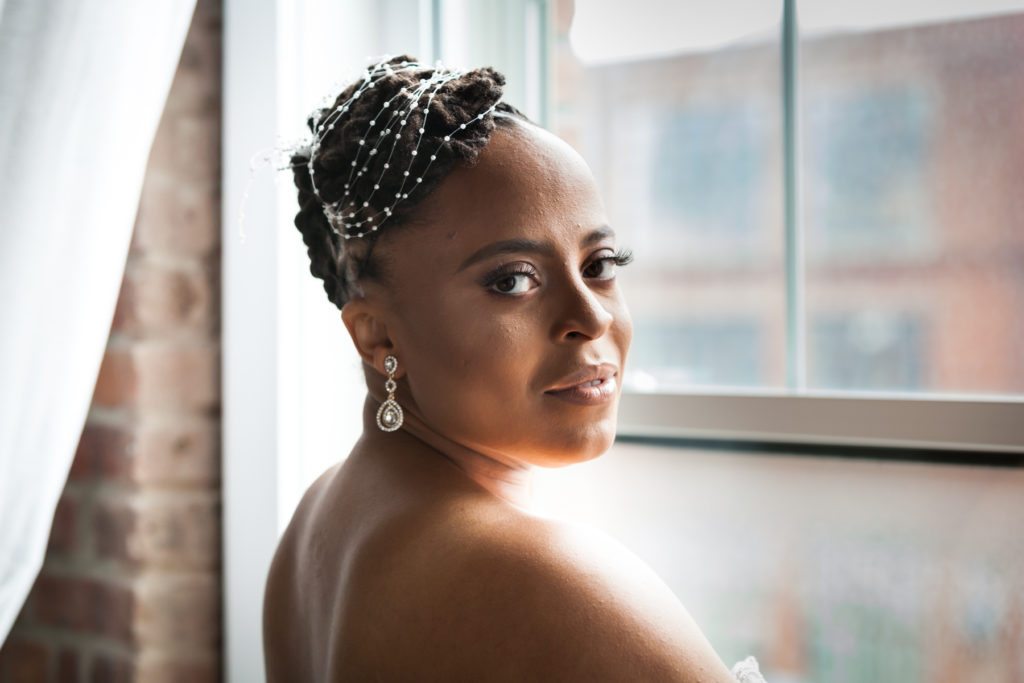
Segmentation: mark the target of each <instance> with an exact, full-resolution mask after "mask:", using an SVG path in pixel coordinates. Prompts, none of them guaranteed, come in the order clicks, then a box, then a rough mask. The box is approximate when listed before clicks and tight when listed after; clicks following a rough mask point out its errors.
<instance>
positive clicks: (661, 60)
mask: <svg viewBox="0 0 1024 683" xmlns="http://www.w3.org/2000/svg"><path fill="white" fill-rule="evenodd" d="M641 17H651V18H654V17H657V20H656V21H653V20H652V21H649V20H646V19H645V20H640V18H641ZM780 17H781V3H780V2H747V1H745V0H732V1H730V2H721V3H716V4H708V3H696V2H671V3H669V2H658V1H655V0H640V1H637V2H630V3H622V2H600V1H596V0H589V1H588V0H579V1H577V2H572V1H571V0H555V2H554V20H555V22H554V23H555V25H554V32H555V49H554V50H553V54H552V58H553V60H554V68H553V73H554V74H555V82H554V83H553V87H552V96H553V107H552V109H553V112H552V129H553V130H554V132H555V133H556V134H558V135H559V136H561V137H562V138H563V139H565V140H567V141H568V142H569V143H570V144H571V145H573V146H574V147H575V149H576V150H577V151H579V152H580V153H581V154H582V155H583V157H584V158H585V159H586V160H587V162H588V164H589V165H590V167H591V168H592V169H593V171H594V174H595V176H596V178H597V182H598V185H599V187H600V189H601V193H602V196H603V198H604V200H605V205H606V208H607V210H608V216H609V220H610V222H611V225H612V226H613V227H614V228H615V230H616V232H617V233H618V234H619V236H620V239H619V245H620V246H628V247H631V248H632V249H633V251H634V254H635V257H636V259H635V261H634V263H633V264H632V265H630V266H628V267H626V268H624V269H622V270H620V271H619V273H620V283H621V286H622V288H623V290H624V292H625V296H626V299H627V301H628V303H629V307H630V311H631V313H632V315H633V322H634V336H633V347H632V348H631V350H630V357H629V362H628V363H627V366H626V372H625V375H624V377H623V380H624V381H623V384H624V386H625V387H626V388H627V389H634V390H645V391H678V390H685V389H687V388H692V387H695V386H700V385H713V386H727V385H732V386H747V387H749V386H758V387H764V386H779V385H782V384H783V383H784V381H785V355H784V348H785V341H784V332H785V327H784V321H785V299H786V292H785V277H784V271H783V268H784V263H783V234H784V233H783V211H782V195H783V187H782V138H781V80H780V49H779V20H780ZM610 37H614V39H610Z"/></svg>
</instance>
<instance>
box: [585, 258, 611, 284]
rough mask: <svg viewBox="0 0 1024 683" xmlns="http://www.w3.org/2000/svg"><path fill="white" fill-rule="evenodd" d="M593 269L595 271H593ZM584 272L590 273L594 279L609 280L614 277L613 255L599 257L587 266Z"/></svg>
mask: <svg viewBox="0 0 1024 683" xmlns="http://www.w3.org/2000/svg"><path fill="white" fill-rule="evenodd" d="M595 266H596V269H595ZM595 270H596V272H594V271H595ZM584 272H585V273H590V275H591V277H593V278H594V279H596V280H611V279H612V278H614V277H615V257H614V256H606V257H604V258H599V259H597V260H596V261H594V262H593V263H591V264H590V265H589V266H587V267H586V269H585V270H584Z"/></svg>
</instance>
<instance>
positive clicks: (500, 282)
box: [489, 271, 533, 294]
mask: <svg viewBox="0 0 1024 683" xmlns="http://www.w3.org/2000/svg"><path fill="white" fill-rule="evenodd" d="M532 277H533V273H530V272H523V271H517V272H511V273H504V274H501V275H498V276H497V277H496V278H494V279H493V280H491V283H490V285H489V286H490V287H491V288H492V289H493V290H494V291H496V292H498V293H499V294H524V293H526V292H528V291H530V290H531V289H533V288H532V287H530V286H529V283H530V280H531V279H532Z"/></svg>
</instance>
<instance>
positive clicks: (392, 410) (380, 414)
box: [377, 356, 402, 432]
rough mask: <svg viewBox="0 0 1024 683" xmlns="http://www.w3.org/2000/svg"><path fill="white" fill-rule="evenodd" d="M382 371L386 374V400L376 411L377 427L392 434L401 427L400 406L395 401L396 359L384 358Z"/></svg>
mask: <svg viewBox="0 0 1024 683" xmlns="http://www.w3.org/2000/svg"><path fill="white" fill-rule="evenodd" d="M384 369H385V370H387V372H388V378H387V381H385V382H384V389H385V390H386V391H387V392H388V398H387V400H386V401H384V402H383V403H381V404H380V408H378V409H377V426H378V427H380V428H381V430H383V431H385V432H393V431H395V430H396V429H398V428H399V427H401V426H402V406H400V405H398V403H397V402H396V401H395V389H397V388H398V385H397V384H395V370H397V369H398V359H397V358H395V357H394V356H388V357H387V358H385V359H384Z"/></svg>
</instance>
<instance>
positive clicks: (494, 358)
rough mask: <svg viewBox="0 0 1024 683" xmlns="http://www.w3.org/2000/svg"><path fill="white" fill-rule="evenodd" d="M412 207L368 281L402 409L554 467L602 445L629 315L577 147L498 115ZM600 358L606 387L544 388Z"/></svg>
mask: <svg viewBox="0 0 1024 683" xmlns="http://www.w3.org/2000/svg"><path fill="white" fill-rule="evenodd" d="M419 208H420V209H421V210H425V211H426V214H425V215H426V217H427V219H428V220H427V223H428V224H424V225H420V226H416V227H412V228H410V229H408V230H400V231H396V233H395V234H394V235H393V236H389V239H388V244H387V247H386V248H387V252H388V254H387V261H388V262H387V264H386V268H387V270H388V272H389V274H390V276H391V278H390V279H391V283H390V284H391V286H390V288H389V289H388V290H387V291H386V292H385V291H383V290H382V289H380V288H374V287H369V288H366V292H367V297H368V298H372V297H382V298H383V299H385V300H386V302H387V303H386V305H384V306H382V307H381V309H380V310H379V311H378V315H379V316H380V321H381V322H383V323H384V324H385V325H386V327H387V337H388V339H389V340H390V343H391V344H392V345H393V348H392V349H391V350H390V353H393V354H394V355H395V356H396V357H397V358H398V362H399V372H398V373H397V377H398V378H399V381H398V385H399V389H398V391H397V395H396V400H397V401H398V403H399V404H400V405H402V407H403V410H405V411H407V412H409V411H413V412H415V413H416V414H417V415H418V416H419V417H420V418H421V419H422V420H423V422H425V423H426V424H427V425H428V426H429V427H430V428H431V429H433V430H434V431H436V432H438V433H439V434H441V435H443V436H444V437H446V438H448V439H451V440H452V441H455V442H457V443H459V444H462V445H463V446H465V447H467V448H471V449H473V450H475V451H477V452H480V453H484V454H490V455H500V457H501V459H503V460H509V459H512V460H515V461H522V462H526V463H532V464H536V465H540V466H545V467H558V466H562V465H567V464H571V463H573V462H578V461H582V460H588V459H590V458H594V457H596V456H598V455H600V454H602V453H604V452H605V451H607V450H608V448H610V446H611V445H612V442H613V440H614V436H615V421H616V414H617V412H618V401H619V394H620V391H621V389H620V388H621V385H622V375H623V371H624V369H625V367H624V366H625V362H626V355H627V352H628V350H629V345H630V341H631V340H632V336H633V326H632V320H631V318H630V316H629V312H628V310H627V307H626V302H625V300H624V299H623V296H622V291H621V290H620V288H619V284H618V282H617V279H616V278H617V275H616V270H617V267H616V265H615V263H614V262H613V261H611V260H606V261H601V259H602V258H605V259H607V258H608V257H610V256H612V255H613V254H614V252H615V250H616V248H617V247H618V245H617V244H616V241H615V236H614V234H613V233H612V231H611V229H610V228H609V227H608V226H607V222H608V221H607V216H606V215H605V210H604V206H603V203H602V201H601V198H600V196H599V195H598V191H597V187H596V185H595V182H594V178H593V176H592V174H591V172H590V169H589V168H588V167H587V165H586V163H585V162H584V160H583V158H582V157H580V156H579V154H577V153H576V152H575V151H574V150H573V149H572V147H570V146H569V145H568V144H567V143H566V142H564V141H563V140H561V139H560V138H558V137H557V136H555V135H553V134H552V133H550V132H548V131H546V130H544V129H541V128H538V127H534V126H531V125H528V124H522V123H519V122H516V124H515V127H514V128H513V129H511V130H510V129H509V128H506V127H498V128H497V129H495V131H494V132H493V133H492V136H491V139H490V140H489V142H488V144H487V146H486V147H485V148H484V150H483V151H482V152H481V154H480V156H479V158H478V161H477V164H476V165H475V166H473V167H469V168H466V167H458V168H456V169H455V170H454V171H453V172H452V173H451V174H450V175H449V176H448V177H447V178H445V179H444V181H442V183H441V184H440V185H439V186H438V187H437V188H436V189H435V190H434V192H433V193H432V194H431V195H430V196H429V197H428V198H426V199H425V200H424V202H423V203H422V204H421V205H420V207H419ZM382 230H386V225H385V226H384V227H383V228H382ZM382 236H383V235H382ZM508 240H515V241H516V242H517V244H515V245H506V248H501V249H499V247H498V246H496V245H498V244H499V243H503V242H506V241H508ZM527 242H529V243H532V244H535V245H536V246H537V250H534V249H532V248H530V247H529V246H528V245H527ZM380 246H384V245H383V244H382V245H380ZM619 274H621V271H619ZM383 355H384V354H383V353H382V354H381V359H382V358H383ZM374 360H375V361H376V360H378V359H377V358H376V355H374ZM600 363H609V364H611V365H613V366H614V367H615V369H616V375H615V377H614V384H615V386H614V389H613V391H612V395H611V397H610V398H609V399H607V400H605V401H603V402H600V403H596V404H590V405H581V404H578V403H573V402H570V401H567V400H564V399H562V398H558V397H556V396H553V395H551V394H548V393H545V390H547V389H551V388H553V387H556V386H559V385H564V384H565V383H566V382H565V380H566V378H567V377H568V376H569V375H570V374H572V373H574V372H577V371H579V370H581V369H584V368H585V367H586V366H588V365H594V364H600ZM374 364H375V365H376V366H377V367H382V363H377V362H375V363H374ZM380 383H381V384H383V379H382V380H381V382H380Z"/></svg>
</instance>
